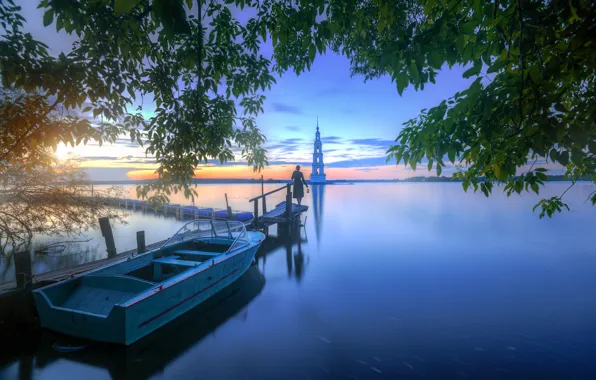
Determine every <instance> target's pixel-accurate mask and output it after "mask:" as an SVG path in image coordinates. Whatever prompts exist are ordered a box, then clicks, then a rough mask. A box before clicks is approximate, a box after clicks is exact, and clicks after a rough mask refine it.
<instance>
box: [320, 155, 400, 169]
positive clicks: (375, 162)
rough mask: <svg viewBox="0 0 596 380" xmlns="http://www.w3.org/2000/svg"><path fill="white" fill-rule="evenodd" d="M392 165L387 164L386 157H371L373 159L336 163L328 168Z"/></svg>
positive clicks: (332, 163)
mask: <svg viewBox="0 0 596 380" xmlns="http://www.w3.org/2000/svg"><path fill="white" fill-rule="evenodd" d="M385 165H391V163H387V159H386V157H385V156H382V157H371V158H357V159H353V160H344V161H336V162H331V163H329V164H326V165H325V166H327V167H328V168H357V167H365V166H366V167H370V166H385Z"/></svg>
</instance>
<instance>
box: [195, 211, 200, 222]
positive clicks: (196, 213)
mask: <svg viewBox="0 0 596 380" xmlns="http://www.w3.org/2000/svg"><path fill="white" fill-rule="evenodd" d="M197 219H199V210H195V220H197Z"/></svg>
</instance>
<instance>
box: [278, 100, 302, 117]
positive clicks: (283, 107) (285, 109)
mask: <svg viewBox="0 0 596 380" xmlns="http://www.w3.org/2000/svg"><path fill="white" fill-rule="evenodd" d="M272 106H273V110H274V111H275V112H279V113H291V114H294V115H301V114H302V110H301V109H300V108H298V107H295V106H291V105H288V104H284V103H279V102H276V103H273V104H272Z"/></svg>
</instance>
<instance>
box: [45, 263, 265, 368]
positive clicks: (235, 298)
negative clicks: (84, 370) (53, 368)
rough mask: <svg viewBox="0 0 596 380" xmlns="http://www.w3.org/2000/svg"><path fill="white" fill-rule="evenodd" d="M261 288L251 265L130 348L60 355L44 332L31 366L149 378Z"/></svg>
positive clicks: (260, 279)
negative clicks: (67, 365)
mask: <svg viewBox="0 0 596 380" xmlns="http://www.w3.org/2000/svg"><path fill="white" fill-rule="evenodd" d="M264 286H265V277H264V276H263V275H262V274H261V272H260V271H259V269H258V268H257V266H252V267H250V268H249V269H248V270H247V271H246V273H245V274H244V275H242V276H241V277H240V278H239V279H238V280H236V282H234V283H232V284H231V285H230V286H228V287H227V288H225V289H224V290H222V291H221V292H219V293H218V294H216V295H215V296H213V297H211V298H210V299H209V300H207V301H206V302H204V303H203V304H201V305H199V306H198V307H196V308H195V309H193V310H191V311H189V312H188V313H186V314H184V315H183V316H182V317H180V318H178V319H176V320H175V321H173V322H172V323H170V324H168V325H167V326H164V327H163V328H162V329H159V330H158V331H156V332H155V333H153V334H151V335H149V336H147V337H145V338H143V339H141V340H139V341H138V342H137V343H135V344H134V345H132V346H130V347H114V346H113V345H106V344H96V345H93V346H89V347H87V348H85V349H83V350H81V351H79V352H72V353H69V354H62V353H58V352H56V351H55V349H53V348H52V346H53V345H54V343H55V341H56V340H58V341H60V342H61V343H64V342H63V340H64V338H61V337H60V336H57V335H55V334H52V333H46V334H44V336H43V337H42V342H41V345H40V350H39V353H38V355H37V356H36V357H35V365H36V367H37V368H45V367H47V366H49V365H52V364H53V363H56V362H57V361H58V360H60V359H62V360H68V361H75V362H78V363H81V364H86V365H91V366H94V367H97V368H105V369H106V370H107V371H108V372H109V373H110V377H111V378H112V379H119V378H121V379H131V378H137V379H147V378H150V377H151V376H153V375H155V374H156V373H159V372H161V371H163V369H164V368H165V367H166V366H167V365H168V364H169V363H171V362H172V361H174V360H175V359H176V358H178V357H179V356H180V355H182V354H183V353H185V352H188V351H189V350H191V349H192V348H193V347H195V346H197V345H198V344H199V343H200V342H201V340H202V339H203V338H204V337H206V336H208V335H209V334H211V333H213V332H215V330H216V329H217V328H219V327H220V326H222V325H223V324H224V323H225V322H227V321H228V320H230V319H231V318H233V317H234V316H236V315H238V313H240V312H242V311H243V310H245V309H246V307H247V306H248V305H249V303H250V302H251V301H252V300H254V299H255V298H256V297H257V296H258V295H259V294H260V293H261V291H262V290H263V287H264Z"/></svg>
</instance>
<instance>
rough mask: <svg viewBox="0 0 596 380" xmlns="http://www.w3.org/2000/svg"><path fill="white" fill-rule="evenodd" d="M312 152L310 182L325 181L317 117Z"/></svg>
mask: <svg viewBox="0 0 596 380" xmlns="http://www.w3.org/2000/svg"><path fill="white" fill-rule="evenodd" d="M314 148H315V149H314V152H313V154H312V173H311V174H310V182H311V183H313V184H314V183H325V181H326V180H327V176H326V175H325V164H323V143H322V142H321V133H320V132H319V118H318V117H317V132H316V133H315V144H314Z"/></svg>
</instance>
